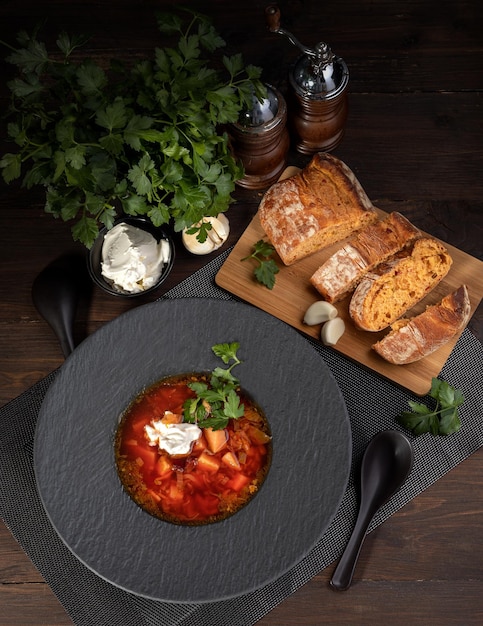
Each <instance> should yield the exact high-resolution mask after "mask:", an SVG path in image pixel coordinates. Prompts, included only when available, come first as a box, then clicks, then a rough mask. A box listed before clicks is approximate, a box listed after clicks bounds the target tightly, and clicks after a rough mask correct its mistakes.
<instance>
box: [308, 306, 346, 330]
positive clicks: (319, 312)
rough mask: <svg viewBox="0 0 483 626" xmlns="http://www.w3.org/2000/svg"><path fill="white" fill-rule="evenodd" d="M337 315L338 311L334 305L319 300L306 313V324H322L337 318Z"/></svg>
mask: <svg viewBox="0 0 483 626" xmlns="http://www.w3.org/2000/svg"><path fill="white" fill-rule="evenodd" d="M337 313H338V311H337V309H336V308H335V306H334V305H333V304H330V302H326V301H325V300H319V301H318V302H314V303H313V304H311V305H310V306H309V308H308V309H307V311H306V312H305V315H304V324H307V326H315V325H316V324H322V323H323V322H327V321H328V320H332V319H334V318H335V317H337Z"/></svg>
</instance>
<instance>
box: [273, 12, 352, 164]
mask: <svg viewBox="0 0 483 626" xmlns="http://www.w3.org/2000/svg"><path fill="white" fill-rule="evenodd" d="M265 16H266V21H267V25H268V28H269V30H270V31H271V32H273V33H277V34H280V35H284V36H286V37H287V38H288V39H289V41H290V42H291V43H292V44H294V45H295V46H296V47H297V48H299V49H300V50H301V51H302V52H303V54H302V55H301V56H300V57H299V58H298V60H297V61H296V63H295V65H294V66H293V68H292V69H291V71H290V72H289V81H290V86H291V91H292V94H291V95H292V99H291V100H290V99H289V100H288V107H289V125H290V126H291V128H292V131H293V133H294V135H295V141H296V146H295V147H296V149H297V150H298V151H299V152H302V153H303V154H313V153H314V152H328V151H330V150H333V149H334V148H335V147H336V146H337V145H338V144H339V143H340V142H341V140H342V137H343V135H344V129H345V124H346V121H347V86H348V83H349V70H348V69H347V65H346V64H345V62H344V60H343V59H341V58H340V57H337V56H335V55H334V54H333V52H332V51H331V49H330V48H329V46H328V45H327V44H326V43H323V42H321V43H318V44H317V45H316V46H315V49H313V50H312V49H310V48H308V47H307V46H304V45H302V44H301V43H300V42H299V41H298V40H297V39H296V38H295V37H294V36H293V35H292V33H290V32H288V31H287V30H285V29H284V28H280V10H279V8H278V6H277V5H275V4H272V5H270V6H268V7H267V8H266V9H265ZM291 109H292V110H291Z"/></svg>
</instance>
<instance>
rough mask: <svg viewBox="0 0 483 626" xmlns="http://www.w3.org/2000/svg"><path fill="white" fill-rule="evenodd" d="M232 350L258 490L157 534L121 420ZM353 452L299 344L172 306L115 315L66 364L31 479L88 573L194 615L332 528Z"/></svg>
mask: <svg viewBox="0 0 483 626" xmlns="http://www.w3.org/2000/svg"><path fill="white" fill-rule="evenodd" d="M231 341H238V342H240V349H239V351H238V354H239V357H240V358H241V359H242V360H243V363H242V364H241V365H239V366H237V371H236V374H237V377H238V378H239V380H240V383H241V385H242V386H243V387H244V388H245V389H246V390H247V391H248V393H250V395H251V396H252V397H253V399H254V400H255V401H256V402H258V403H259V405H260V406H261V407H262V408H263V410H264V411H265V414H266V416H267V418H268V420H269V422H270V426H271V429H272V436H273V457H272V464H271V468H270V471H269V473H268V476H267V479H266V480H265V482H264V484H263V486H262V487H261V489H260V491H259V493H258V494H257V495H256V496H255V497H254V498H253V499H252V500H251V501H250V503H249V504H248V505H247V506H245V507H244V508H243V509H242V510H240V511H239V512H238V513H236V514H235V515H233V516H232V517H230V518H228V519H226V520H224V521H222V522H218V523H215V524H211V525H207V526H198V527H188V526H178V525H174V524H169V523H167V522H163V521H161V520H159V519H156V518H154V517H152V516H150V515H149V514H147V513H145V512H144V511H143V510H142V509H141V508H139V507H138V506H137V505H136V504H135V503H134V502H133V501H132V500H131V499H130V497H129V496H128V495H127V494H126V492H125V491H124V489H123V488H122V486H121V483H120V480H119V478H118V475H117V472H116V468H115V460H114V449H113V441H114V435H115V432H116V428H117V425H118V422H119V418H120V416H121V414H122V412H123V411H124V410H125V408H126V407H127V406H128V404H129V403H130V401H131V400H132V399H133V398H134V397H135V396H136V395H137V394H138V393H139V392H140V391H141V390H142V389H143V388H144V387H145V386H148V385H151V384H152V383H154V382H156V381H157V380H159V379H160V378H163V377H164V376H169V375H172V374H178V373H183V372H188V371H206V370H211V369H213V368H214V367H215V366H217V365H219V364H220V361H219V359H217V358H216V357H215V356H214V355H213V353H212V351H211V346H213V345H214V344H216V343H222V342H231ZM351 451H352V443H351V430H350V424H349V419H348V415H347V410H346V407H345V404H344V400H343V398H342V395H341V393H340V390H339V388H338V386H337V384H336V382H335V380H334V378H333V376H332V374H331V373H330V371H329V369H328V368H327V366H326V365H325V363H324V362H323V360H322V359H321V358H320V356H319V355H318V354H317V352H316V351H315V350H314V349H313V348H312V347H311V346H310V344H309V343H308V342H307V341H306V340H305V339H304V338H303V337H302V336H301V335H300V334H299V333H297V332H296V331H295V330H294V329H292V328H291V327H289V326H287V325H286V324H284V323H283V322H280V321H279V320H277V319H276V318H274V317H272V316H270V315H268V314H267V313H264V312H262V311H260V310H259V309H256V308H254V307H251V306H250V305H247V304H243V303H238V302H231V301H228V302H226V301H221V300H210V299H196V298H195V299H191V298H181V299H177V300H161V301H158V302H155V303H153V304H147V305H144V306H141V307H138V308H136V309H134V310H132V311H129V312H128V313H125V314H123V315H121V316H120V317H118V318H117V319H115V320H114V321H112V322H110V323H108V324H106V326H104V327H103V328H101V329H100V330H98V331H97V332H95V333H94V334H93V335H91V336H90V337H89V338H88V339H86V340H85V341H84V342H83V343H82V344H80V346H79V347H78V348H77V349H76V350H75V351H74V352H73V353H72V355H71V356H70V357H69V358H68V359H67V360H66V362H65V363H64V365H63V366H62V367H61V369H60V371H59V373H58V374H57V376H56V378H55V380H54V382H53V384H52V385H51V387H50V388H49V390H48V392H47V395H46V397H45V400H44V403H43V405H42V407H41V411H40V415H39V419H38V423H37V430H36V435H35V447H34V467H35V473H36V479H37V486H38V490H39V493H40V497H41V499H42V502H43V505H44V507H45V509H46V511H47V514H48V516H49V518H50V520H51V522H52V524H53V526H54V528H55V529H56V531H57V533H58V534H59V536H60V537H61V538H62V540H63V541H64V543H65V544H66V545H67V546H68V548H69V549H70V550H71V551H72V552H73V553H74V554H75V555H76V556H77V558H79V559H80V560H81V561H82V562H83V563H84V564H85V565H87V566H88V567H89V568H90V569H92V570H93V571H94V572H95V573H96V574H98V575H99V576H101V577H102V578H104V579H106V580H107V581H109V582H111V583H112V584H114V585H117V586H119V587H121V588H123V589H125V590H127V591H129V592H132V593H135V594H138V595H142V596H145V597H148V598H153V599H157V600H163V601H168V602H196V603H198V602H209V601H217V600H222V599H226V598H230V597H233V596H237V595H241V594H244V593H248V592H249V591H253V590H255V589H257V588H259V587H261V586H263V585H265V584H267V583H269V582H270V581H272V580H274V579H276V578H278V577H279V576H281V575H282V574H284V573H285V572H286V571H288V570H289V569H290V568H291V567H292V566H294V565H295V564H296V563H297V562H298V561H300V560H301V559H302V558H303V557H304V556H305V555H306V554H307V553H308V552H309V551H310V550H311V549H312V548H313V547H314V545H315V544H316V543H317V541H318V540H319V539H320V537H321V536H322V534H323V533H324V531H325V530H326V529H327V527H328V526H329V524H330V522H331V521H332V519H333V517H334V516H335V513H336V511H337V509H338V507H339V504H340V502H341V499H342V497H343V494H344V492H345V489H346V486H347V481H348V477H349V470H350V463H351Z"/></svg>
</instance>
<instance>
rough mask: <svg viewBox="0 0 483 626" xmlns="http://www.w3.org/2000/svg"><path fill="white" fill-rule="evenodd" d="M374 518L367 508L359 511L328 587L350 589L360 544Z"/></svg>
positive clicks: (372, 512)
mask: <svg viewBox="0 0 483 626" xmlns="http://www.w3.org/2000/svg"><path fill="white" fill-rule="evenodd" d="M373 517H374V511H373V510H370V509H369V507H367V508H363V507H362V506H361V509H360V510H359V514H358V516H357V521H356V524H355V526H354V529H353V531H352V535H351V537H350V539H349V542H348V543H347V546H346V547H345V550H344V553H343V554H342V557H341V559H340V561H339V563H338V565H337V567H336V568H335V570H334V573H333V574H332V579H331V581H330V586H331V587H332V588H333V589H336V590H337V591H345V590H346V589H348V588H349V587H350V584H351V582H352V576H353V575H354V570H355V567H356V563H357V559H358V558H359V553H360V551H361V548H362V543H363V541H364V538H365V536H366V533H367V529H368V527H369V524H370V523H371V520H372V518H373Z"/></svg>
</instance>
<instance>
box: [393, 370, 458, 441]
mask: <svg viewBox="0 0 483 626" xmlns="http://www.w3.org/2000/svg"><path fill="white" fill-rule="evenodd" d="M429 395H430V396H431V398H433V399H434V400H435V406H434V407H433V408H430V407H428V406H426V405H425V404H422V403H420V402H413V401H409V406H410V407H411V409H412V411H403V412H402V413H400V415H398V417H397V421H398V422H399V423H400V424H401V425H402V426H404V427H405V428H407V429H409V430H411V431H413V433H414V434H415V435H421V434H423V433H431V434H432V435H450V434H451V433H455V432H457V431H458V430H459V429H460V428H461V420H460V418H459V415H458V407H459V406H460V405H461V404H463V402H464V397H463V394H462V393H461V391H460V390H459V389H455V388H454V387H452V386H451V385H450V384H448V383H447V382H445V381H444V380H439V379H438V378H433V379H432V382H431V391H430V392H429Z"/></svg>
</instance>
